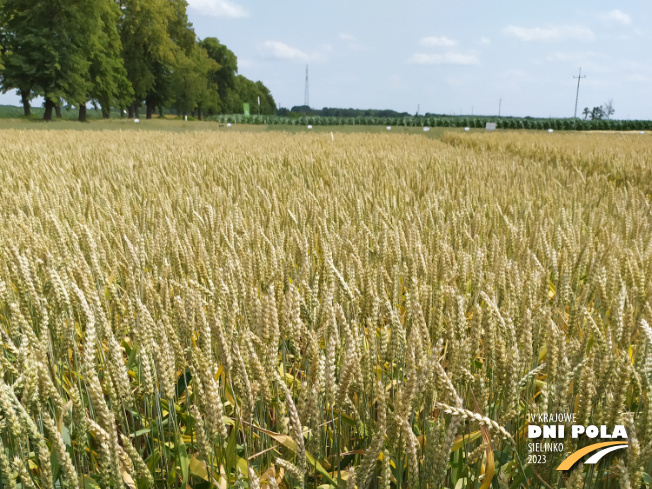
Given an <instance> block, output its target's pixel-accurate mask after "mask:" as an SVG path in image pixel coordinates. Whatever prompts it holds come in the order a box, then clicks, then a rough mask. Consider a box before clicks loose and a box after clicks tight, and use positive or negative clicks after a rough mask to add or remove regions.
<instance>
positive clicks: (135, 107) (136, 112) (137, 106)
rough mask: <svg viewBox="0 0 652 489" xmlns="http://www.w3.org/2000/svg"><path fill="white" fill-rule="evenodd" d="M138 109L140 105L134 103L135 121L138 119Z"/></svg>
mask: <svg viewBox="0 0 652 489" xmlns="http://www.w3.org/2000/svg"><path fill="white" fill-rule="evenodd" d="M138 109H140V104H139V103H136V102H134V117H135V118H136V119H140V113H139V112H138Z"/></svg>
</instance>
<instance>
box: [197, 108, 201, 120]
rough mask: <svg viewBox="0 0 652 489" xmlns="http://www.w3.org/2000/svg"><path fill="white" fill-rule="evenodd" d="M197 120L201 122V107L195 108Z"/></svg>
mask: <svg viewBox="0 0 652 489" xmlns="http://www.w3.org/2000/svg"><path fill="white" fill-rule="evenodd" d="M197 119H198V120H201V105H199V106H197Z"/></svg>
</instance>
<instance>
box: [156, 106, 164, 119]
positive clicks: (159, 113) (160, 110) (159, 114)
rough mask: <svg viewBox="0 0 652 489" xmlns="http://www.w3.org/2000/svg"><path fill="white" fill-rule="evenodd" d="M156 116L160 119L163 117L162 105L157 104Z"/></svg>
mask: <svg viewBox="0 0 652 489" xmlns="http://www.w3.org/2000/svg"><path fill="white" fill-rule="evenodd" d="M158 116H159V118H160V119H163V117H165V116H164V115H163V106H162V105H159V106H158Z"/></svg>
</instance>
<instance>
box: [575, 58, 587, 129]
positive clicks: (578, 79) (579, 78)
mask: <svg viewBox="0 0 652 489" xmlns="http://www.w3.org/2000/svg"><path fill="white" fill-rule="evenodd" d="M573 78H577V92H576V93H575V115H574V116H573V119H577V100H578V99H579V98H580V80H581V79H582V78H586V75H584V76H582V67H581V66H580V73H579V75H578V76H575V75H573Z"/></svg>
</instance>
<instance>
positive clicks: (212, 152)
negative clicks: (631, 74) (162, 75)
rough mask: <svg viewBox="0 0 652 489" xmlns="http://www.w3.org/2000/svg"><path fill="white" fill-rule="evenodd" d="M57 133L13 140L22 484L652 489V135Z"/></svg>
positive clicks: (6, 182)
mask: <svg viewBox="0 0 652 489" xmlns="http://www.w3.org/2000/svg"><path fill="white" fill-rule="evenodd" d="M4 124H7V126H5V125H4ZM9 127H11V128H9ZM43 127H45V126H43V125H41V124H36V123H33V122H29V121H24V122H7V121H1V122H0V179H1V191H0V219H1V220H2V225H1V226H0V362H1V363H2V374H1V379H0V486H2V487H20V488H21V489H23V488H39V489H46V488H47V489H49V488H53V487H55V488H62V489H63V488H84V489H88V488H97V487H101V488H108V487H120V488H121V487H128V488H131V489H133V488H139V489H144V488H178V487H180V488H184V489H185V488H190V487H191V488H210V487H219V488H227V487H237V488H251V489H257V488H264V487H269V488H276V487H282V488H287V489H290V488H306V489H307V488H322V489H324V488H329V487H330V488H345V487H346V488H356V487H357V488H358V489H362V488H369V487H371V488H375V489H377V488H382V489H390V488H395V489H398V488H419V489H426V488H433V489H435V488H436V489H440V488H444V487H445V488H450V489H453V488H455V489H461V488H476V489H487V488H489V487H493V488H500V489H503V488H512V489H516V488H520V487H527V488H548V489H549V488H553V487H554V488H569V489H570V488H573V489H575V488H577V489H579V488H585V489H597V488H600V489H603V488H604V489H607V488H614V489H617V488H623V489H625V488H630V487H631V488H650V485H651V483H652V481H651V479H650V475H649V474H650V473H651V471H652V405H651V397H652V327H651V326H650V323H652V306H651V303H650V299H651V298H652V281H651V278H652V217H651V215H650V199H651V196H652V174H651V173H650V172H651V171H652V170H651V168H652V167H651V166H650V162H651V161H652V145H650V138H649V136H647V135H643V136H642V135H640V134H631V135H629V134H628V135H618V134H608V135H604V134H600V135H597V134H570V133H567V134H560V133H556V132H555V133H554V134H548V133H543V134H541V133H538V134H536V133H527V132H518V133H517V132H502V133H492V134H484V133H482V134H474V133H471V134H467V133H465V132H464V131H463V129H462V130H457V131H455V132H450V131H449V132H446V133H440V132H439V131H434V130H433V131H430V132H429V133H424V132H423V131H422V129H421V128H401V129H400V130H395V129H394V128H392V130H391V131H387V130H386V129H385V128H383V127H381V128H375V130H373V129H371V130H372V132H369V131H370V129H369V128H365V132H364V133H358V132H357V131H358V130H360V129H358V128H357V127H356V128H351V127H347V129H348V130H349V131H350V132H348V133H345V132H341V131H335V130H333V131H331V129H330V128H328V127H319V128H315V129H313V130H308V129H307V128H299V127H295V126H292V127H289V128H286V127H276V126H275V127H273V128H269V129H273V131H268V128H267V127H266V126H248V127H247V129H246V130H241V128H240V127H231V128H226V127H220V126H219V124H218V123H184V122H182V121H145V122H143V123H141V124H140V125H137V124H134V123H133V121H128V122H127V121H114V120H112V121H105V122H101V121H98V122H92V123H89V124H78V123H72V122H55V123H53V124H52V125H48V126H47V128H48V129H50V128H55V129H58V130H43V129H42V128H43ZM79 127H85V128H88V129H103V130H92V131H91V130H86V131H79V130H72V129H78V128H79ZM16 128H19V129H16ZM27 128H29V129H30V130H26V129H27ZM200 128H201V129H200ZM205 128H208V129H205ZM104 129H111V130H104ZM122 129H125V130H122ZM126 129H129V130H126ZM161 130H165V131H166V132H165V133H162V132H161ZM282 131H284V132H282ZM295 131H296V132H297V133H294V132H295ZM331 132H333V135H331ZM424 134H425V135H426V136H427V137H424ZM439 138H441V139H440V140H439ZM552 415H554V416H562V417H561V421H559V422H554V423H552V422H551V423H546V424H554V425H565V426H566V432H567V433H570V432H571V424H573V425H578V426H581V427H588V426H591V425H595V426H597V427H603V428H601V429H602V431H600V433H599V434H598V435H597V436H596V437H595V438H588V437H587V436H578V437H576V438H571V436H570V435H568V436H564V437H561V438H560V439H542V438H539V439H532V437H530V427H531V425H532V426H533V425H538V424H541V422H540V420H541V419H544V417H545V418H546V419H547V418H548V417H549V416H552ZM564 416H566V417H565V418H564ZM569 416H570V417H572V418H574V421H573V422H570V421H568V419H569ZM621 428H622V430H621ZM623 431H624V432H625V433H626V438H625V439H624V441H625V442H627V447H626V448H624V449H622V450H619V451H614V452H612V453H610V454H609V455H607V456H606V457H604V458H603V459H602V460H601V461H599V463H596V464H592V463H588V460H587V458H588V457H587V458H584V459H582V460H580V461H579V462H577V463H576V464H575V465H574V466H573V468H572V469H571V470H556V469H557V468H558V467H559V465H560V464H561V463H562V461H564V460H566V459H567V457H569V456H570V455H571V454H572V453H574V452H576V451H577V450H579V449H582V448H585V447H587V446H588V445H589V444H592V443H599V442H613V441H614V438H608V437H607V435H611V434H614V433H615V434H618V433H622V432H623ZM619 439H620V440H621V441H622V440H623V438H619ZM535 443H536V444H539V443H540V444H544V443H548V444H555V446H554V449H550V450H548V449H545V448H541V447H535V446H534V444H535ZM621 448H622V447H621ZM583 462H586V463H583Z"/></svg>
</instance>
